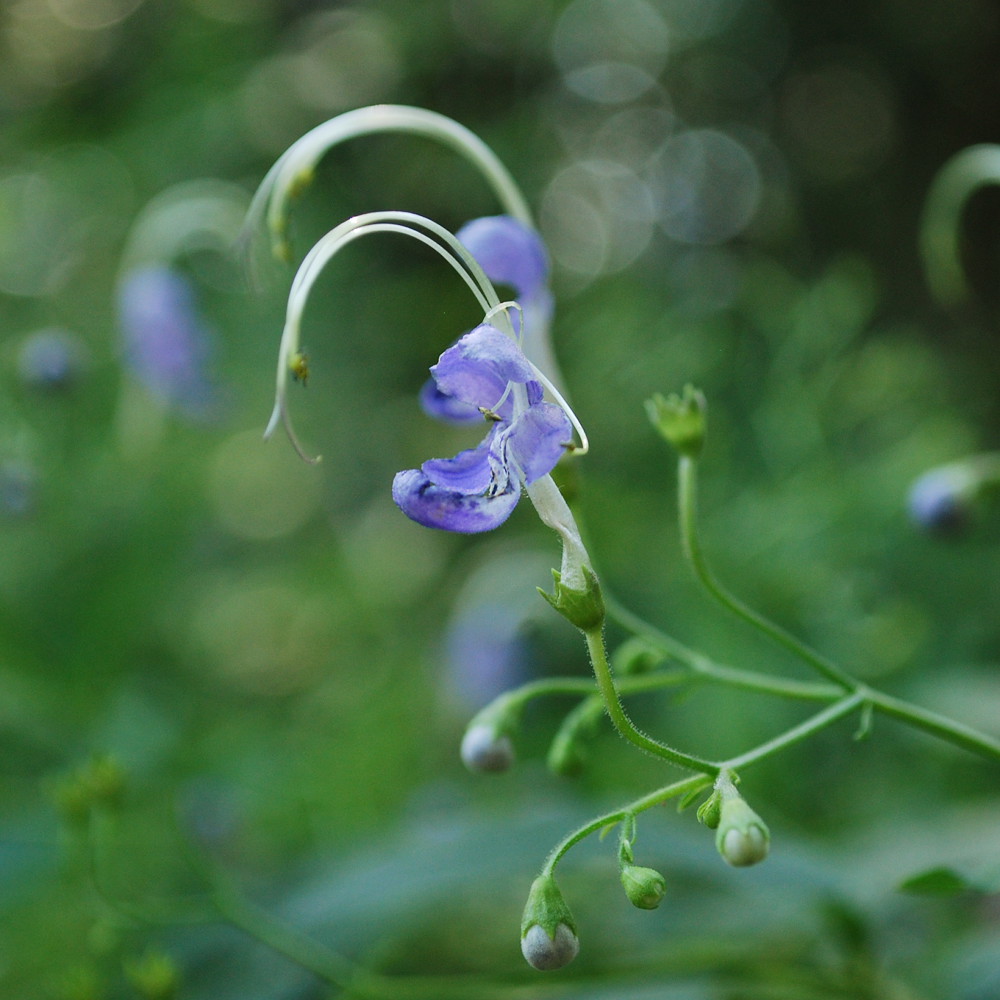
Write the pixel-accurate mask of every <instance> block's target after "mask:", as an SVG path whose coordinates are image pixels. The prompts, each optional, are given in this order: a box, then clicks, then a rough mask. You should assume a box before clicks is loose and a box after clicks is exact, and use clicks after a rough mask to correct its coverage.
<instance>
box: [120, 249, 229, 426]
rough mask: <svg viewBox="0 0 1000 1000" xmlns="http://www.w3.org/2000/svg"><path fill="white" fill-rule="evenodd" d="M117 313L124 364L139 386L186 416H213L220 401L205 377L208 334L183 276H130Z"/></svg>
mask: <svg viewBox="0 0 1000 1000" xmlns="http://www.w3.org/2000/svg"><path fill="white" fill-rule="evenodd" d="M118 310H119V323H120V325H121V330H122V337H123V347H124V354H125V362H126V364H127V365H128V367H129V369H130V370H131V371H132V373H133V374H134V375H135V376H136V377H137V378H138V379H139V381H140V382H142V383H143V384H144V385H145V386H146V388H147V389H149V391H150V392H151V393H152V394H153V395H154V396H156V397H157V398H158V399H160V400H161V402H163V403H165V404H170V405H173V406H175V407H177V408H178V409H179V410H181V411H182V412H183V413H185V414H187V415H189V416H193V417H199V418H204V417H208V416H211V415H213V413H214V412H216V410H217V407H218V402H219V399H218V390H217V388H216V386H215V385H214V384H213V383H212V381H211V379H210V378H209V377H208V374H207V368H208V362H209V356H210V354H211V335H210V333H209V331H208V329H207V328H206V326H205V324H204V321H203V320H202V317H201V314H200V313H199V312H198V308H197V304H196V302H195V294H194V288H193V287H192V285H191V283H190V282H189V281H188V279H187V277H186V276H184V275H183V274H181V273H180V272H179V271H175V270H172V269H171V268H168V267H163V266H150V267H142V268H137V269H135V270H133V271H130V272H129V273H128V274H126V275H125V277H124V278H123V279H122V282H121V285H120V286H119V289H118Z"/></svg>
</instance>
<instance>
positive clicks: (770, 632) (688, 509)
mask: <svg viewBox="0 0 1000 1000" xmlns="http://www.w3.org/2000/svg"><path fill="white" fill-rule="evenodd" d="M697 476H698V460H697V459H696V458H692V457H691V456H690V455H681V456H680V458H679V460H678V493H679V503H680V526H681V542H682V544H683V546H684V554H685V556H686V557H687V560H688V562H689V563H690V565H691V568H692V569H693V570H694V572H695V575H696V576H697V578H698V580H699V581H700V582H701V584H702V585H703V586H704V587H705V589H706V590H707V591H708V592H709V593H710V594H711V595H712V596H713V597H714V598H715V599H716V600H717V601H718V602H719V603H720V604H722V605H723V607H725V608H727V609H728V610H729V611H731V612H732V613H733V614H734V615H736V616H737V617H738V618H742V619H743V620H744V621H745V622H747V623H748V624H750V625H753V626H754V628H757V629H759V630H760V631H761V632H763V633H764V634H765V635H766V636H768V638H770V639H771V640H772V641H774V642H776V643H777V644H778V645H779V646H782V647H783V648H784V649H787V650H788V651H789V652H791V653H794V654H795V655H796V656H798V657H799V658H800V659H802V660H804V661H805V662H806V663H808V664H809V665H810V666H811V667H813V668H814V669H815V670H817V671H818V672H819V673H820V674H822V675H823V676H824V677H825V678H826V679H827V680H829V681H832V682H833V683H834V684H838V685H840V686H841V687H842V688H843V689H844V690H846V691H851V690H854V689H855V688H856V687H857V686H858V685H857V681H855V680H854V678H853V677H851V676H850V675H849V674H847V673H845V672H844V671H843V670H841V668H840V667H838V666H837V664H835V663H834V662H833V661H831V660H829V659H827V658H826V657H825V656H823V655H821V654H820V653H818V652H816V651H815V650H814V649H811V648H810V647H809V646H807V645H806V644H805V643H804V642H802V641H801V640H800V639H797V638H796V637H795V636H794V635H792V634H791V633H790V632H787V631H786V630H785V629H783V628H782V627H781V626H780V625H776V624H775V623H774V622H772V621H769V620H768V619H767V618H765V617H764V616H763V615H762V614H760V613H759V612H757V611H754V609H753V608H751V607H749V606H748V605H746V604H744V603H743V602H742V601H741V600H740V599H739V598H738V597H736V596H735V595H733V594H731V593H730V592H729V591H728V590H727V589H726V588H725V587H724V586H723V585H722V584H721V583H719V581H718V580H717V579H716V577H715V574H714V573H713V572H712V570H711V568H710V567H709V564H708V561H707V559H706V558H705V555H704V552H703V551H702V547H701V538H700V535H699V533H698V478H697Z"/></svg>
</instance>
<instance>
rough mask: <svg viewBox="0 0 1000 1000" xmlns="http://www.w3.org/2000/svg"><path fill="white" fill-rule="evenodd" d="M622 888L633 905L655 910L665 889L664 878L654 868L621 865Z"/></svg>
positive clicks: (641, 908)
mask: <svg viewBox="0 0 1000 1000" xmlns="http://www.w3.org/2000/svg"><path fill="white" fill-rule="evenodd" d="M621 878H622V888H623V889H624V890H625V895H626V896H628V898H629V901H630V902H631V903H632V905H633V906H637V907H639V909H640V910H655V909H656V908H657V907H658V906H659V905H660V901H661V900H662V899H663V897H664V895H665V894H666V891H667V882H666V879H664V877H663V876H662V875H661V874H660V873H659V872H658V871H657V870H656V869H655V868H642V867H640V866H639V865H622V873H621Z"/></svg>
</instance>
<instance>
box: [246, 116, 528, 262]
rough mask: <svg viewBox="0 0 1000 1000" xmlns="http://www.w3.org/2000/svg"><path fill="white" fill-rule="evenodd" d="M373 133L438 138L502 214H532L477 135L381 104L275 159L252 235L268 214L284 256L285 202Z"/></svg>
mask: <svg viewBox="0 0 1000 1000" xmlns="http://www.w3.org/2000/svg"><path fill="white" fill-rule="evenodd" d="M377 132H404V133H410V134H415V135H423V136H426V137H428V138H431V139H437V140H438V141H440V142H442V143H444V144H445V145H446V146H449V147H451V148H452V149H454V150H455V151H456V152H458V153H459V154H461V155H462V156H464V157H465V158H466V159H467V160H469V161H470V162H471V163H472V164H473V165H474V166H475V167H477V169H478V170H479V171H480V172H481V173H482V175H483V177H484V178H485V180H486V182H487V183H488V184H489V185H490V187H492V188H493V190H494V192H495V193H496V195H497V197H498V198H499V200H500V202H501V204H502V205H503V206H504V209H505V210H506V213H507V214H508V215H512V216H513V217H514V218H516V219H518V220H520V221H521V222H523V223H525V224H526V225H529V226H530V225H531V213H530V212H529V210H528V206H527V203H526V202H525V200H524V196H523V195H522V194H521V192H520V190H519V188H518V187H517V184H516V183H515V182H514V179H513V178H512V177H511V175H510V174H509V173H508V171H507V168H506V167H505V166H504V165H503V164H502V163H501V162H500V160H499V159H498V158H497V156H496V154H495V153H494V152H493V150H492V149H490V148H489V146H487V145H486V143H484V142H483V141H482V139H480V138H479V137H478V136H477V135H476V134H475V133H473V132H470V131H469V130H468V129H467V128H465V127H464V126H463V125H459V124H458V122H455V121H452V120H451V119H450V118H447V117H445V116H444V115H440V114H438V113H437V112H434V111H428V110H426V109H425V108H414V107H409V106H407V105H393V104H382V105H375V106H372V107H367V108H358V109H356V110H354V111H348V112H346V113H345V114H342V115H338V116H337V117H336V118H331V119H330V120H329V121H327V122H324V123H323V124H321V125H317V126H316V128H314V129H312V130H311V131H310V132H307V133H306V134H305V135H304V136H302V137H301V138H300V139H298V140H297V141H296V142H295V143H293V144H292V145H291V146H290V147H289V148H288V149H287V150H285V152H284V153H283V154H282V155H281V156H280V157H279V158H278V160H277V161H276V162H275V163H274V165H273V166H272V167H271V169H270V170H269V171H268V172H267V174H266V175H265V177H264V180H263V181H262V182H261V184H260V187H258V189H257V192H256V194H255V195H254V197H253V201H252V202H251V205H250V210H249V212H248V215H247V222H246V229H247V231H248V232H249V231H251V230H252V229H253V228H255V227H256V225H257V224H258V223H259V222H260V219H261V217H262V216H264V214H265V212H266V216H267V223H268V228H269V229H270V231H271V234H272V238H273V244H272V245H273V248H274V250H275V252H276V254H277V255H278V256H282V257H284V256H286V255H287V254H286V250H287V244H286V241H285V238H284V233H285V229H286V226H287V218H288V204H289V202H290V201H291V199H292V198H293V197H294V196H295V195H296V194H297V193H298V191H299V190H300V189H301V188H302V186H303V185H304V184H305V183H307V182H308V181H309V180H310V179H311V177H312V173H313V171H314V169H315V167H316V164H317V163H318V162H319V161H320V159H321V158H322V157H323V156H324V155H325V154H326V153H327V152H328V151H329V150H331V149H332V148H333V147H334V146H336V145H338V144H339V143H341V142H344V141H345V140H347V139H352V138H354V137H356V136H362V135H371V134H374V133H377Z"/></svg>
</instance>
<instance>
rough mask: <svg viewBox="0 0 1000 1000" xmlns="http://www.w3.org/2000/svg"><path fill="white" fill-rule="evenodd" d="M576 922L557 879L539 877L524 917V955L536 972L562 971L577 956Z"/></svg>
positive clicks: (533, 884)
mask: <svg viewBox="0 0 1000 1000" xmlns="http://www.w3.org/2000/svg"><path fill="white" fill-rule="evenodd" d="M579 950H580V942H579V940H578V939H577V936H576V921H574V920H573V914H572V913H570V911H569V907H568V906H567V905H566V901H565V900H564V899H563V896H562V893H561V892H560V891H559V886H557V885H556V880H555V879H554V878H553V877H552V876H551V875H540V876H539V877H538V878H536V879H535V881H534V882H532V883H531V890H530V892H529V893H528V902H527V903H526V904H525V907H524V915H523V916H522V918H521V954H522V955H524V958H525V961H526V962H527V963H528V964H529V965H530V966H532V967H533V968H535V969H540V970H542V971H548V970H550V969H561V968H562V967H563V966H564V965H568V964H569V963H570V962H572V961H573V959H574V958H576V956H577V952H579Z"/></svg>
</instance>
